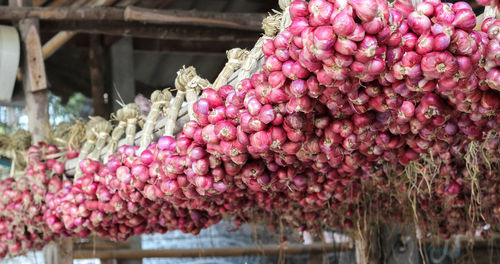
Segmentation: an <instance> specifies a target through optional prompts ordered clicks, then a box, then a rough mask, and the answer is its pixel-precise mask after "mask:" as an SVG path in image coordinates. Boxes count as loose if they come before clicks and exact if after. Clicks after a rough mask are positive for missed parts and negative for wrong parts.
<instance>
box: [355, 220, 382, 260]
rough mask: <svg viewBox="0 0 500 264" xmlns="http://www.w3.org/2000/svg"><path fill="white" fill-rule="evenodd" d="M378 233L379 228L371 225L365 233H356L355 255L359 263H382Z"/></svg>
mask: <svg viewBox="0 0 500 264" xmlns="http://www.w3.org/2000/svg"><path fill="white" fill-rule="evenodd" d="M378 233H379V230H378V228H375V227H373V226H370V229H369V230H368V231H367V232H364V234H359V233H357V234H355V237H354V255H355V258H356V263H357V264H377V263H381V248H380V242H379V239H380V236H379V234H378ZM361 235H363V237H362V236H361Z"/></svg>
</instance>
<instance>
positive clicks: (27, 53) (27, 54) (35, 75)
mask: <svg viewBox="0 0 500 264" xmlns="http://www.w3.org/2000/svg"><path fill="white" fill-rule="evenodd" d="M9 5H11V6H28V5H31V1H26V0H17V1H13V0H11V1H9ZM19 30H20V32H21V39H22V41H23V51H24V60H23V65H22V77H23V78H22V79H23V90H24V96H25V100H26V112H27V115H28V128H29V131H30V132H31V136H32V142H33V143H37V142H39V141H42V140H44V139H45V137H46V136H47V135H48V133H49V131H50V123H49V98H48V91H47V80H46V76H45V66H44V62H43V53H42V45H41V42H40V34H39V30H38V19H36V18H25V19H22V20H21V21H19ZM43 251H44V259H45V263H46V264H71V263H73V242H72V240H71V238H63V239H61V243H60V244H59V245H56V244H54V243H51V244H49V245H47V246H46V247H45V248H44V250H43Z"/></svg>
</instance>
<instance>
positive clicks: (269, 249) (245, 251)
mask: <svg viewBox="0 0 500 264" xmlns="http://www.w3.org/2000/svg"><path fill="white" fill-rule="evenodd" d="M349 250H351V248H350V247H349V245H348V244H323V243H314V244H311V245H300V244H298V245H293V244H292V245H288V246H286V247H283V248H282V247H280V246H279V245H263V246H259V247H255V246H247V247H226V248H204V249H199V248H189V249H165V250H133V249H127V250H101V251H95V252H94V251H92V250H77V251H75V253H74V258H75V259H89V258H100V259H140V258H200V257H201V258H203V257H231V256H259V255H265V256H267V255H279V254H287V255H298V254H311V253H317V254H320V253H326V252H340V251H349Z"/></svg>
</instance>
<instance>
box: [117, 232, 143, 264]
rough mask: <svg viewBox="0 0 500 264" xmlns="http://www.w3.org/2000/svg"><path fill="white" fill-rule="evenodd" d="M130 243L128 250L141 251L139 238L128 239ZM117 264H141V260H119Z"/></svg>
mask: <svg viewBox="0 0 500 264" xmlns="http://www.w3.org/2000/svg"><path fill="white" fill-rule="evenodd" d="M127 242H129V243H130V248H131V249H132V250H134V249H135V250H141V249H142V239H141V236H133V237H131V238H129V239H128V241H127ZM117 264H142V258H139V259H120V260H118V263H117Z"/></svg>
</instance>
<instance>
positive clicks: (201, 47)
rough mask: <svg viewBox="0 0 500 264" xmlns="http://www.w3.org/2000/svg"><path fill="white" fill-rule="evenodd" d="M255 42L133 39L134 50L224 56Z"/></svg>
mask: <svg viewBox="0 0 500 264" xmlns="http://www.w3.org/2000/svg"><path fill="white" fill-rule="evenodd" d="M254 44H255V40H251V41H242V40H238V39H237V40H235V41H218V40H214V41H184V40H163V39H145V38H134V50H136V51H152V52H174V53H196V54H214V55H220V56H224V57H225V56H226V51H227V50H230V49H232V48H237V47H238V48H242V49H245V48H251V47H253V45H254Z"/></svg>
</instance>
